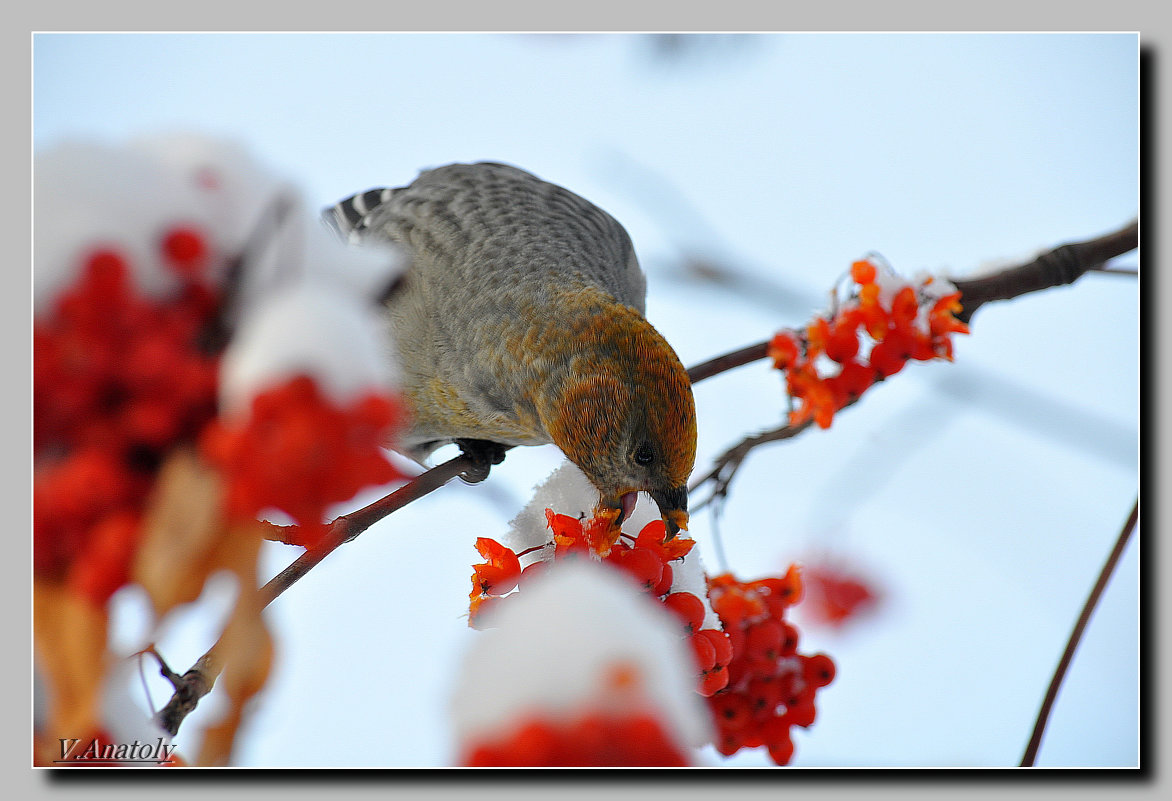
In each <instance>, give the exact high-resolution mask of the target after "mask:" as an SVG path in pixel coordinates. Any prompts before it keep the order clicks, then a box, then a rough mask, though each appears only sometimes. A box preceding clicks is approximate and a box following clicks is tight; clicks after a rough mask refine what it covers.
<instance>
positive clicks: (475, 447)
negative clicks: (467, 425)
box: [456, 439, 507, 484]
mask: <svg viewBox="0 0 1172 801" xmlns="http://www.w3.org/2000/svg"><path fill="white" fill-rule="evenodd" d="M456 444H457V445H459V446H460V450H461V452H463V454H464V456H466V457H468V460H469V461H470V462H471V463H472V464H471V465H470V466H469V467H468V469H467V470H465V471H464V472H463V473H461V474H460V479H461V480H462V481H464V483H466V484H479V483H480V482H481V481H484V480H485V479H486V478H488V474H489V471H491V470H492V467H493V465H498V464H500V463H501V462H503V461H504V460H505V451H506V450H507V449H506V448H505V446H504V445H501V444H500V443H499V442H490V441H488V440H485V439H458V440H456Z"/></svg>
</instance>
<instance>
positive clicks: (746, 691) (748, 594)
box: [708, 566, 834, 765]
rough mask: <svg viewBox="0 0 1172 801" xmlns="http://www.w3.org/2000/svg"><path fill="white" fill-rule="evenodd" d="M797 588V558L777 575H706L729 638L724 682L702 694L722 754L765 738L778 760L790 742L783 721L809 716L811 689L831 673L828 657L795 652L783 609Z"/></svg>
mask: <svg viewBox="0 0 1172 801" xmlns="http://www.w3.org/2000/svg"><path fill="white" fill-rule="evenodd" d="M801 594H802V583H801V578H800V576H799V573H798V569H797V567H796V566H791V567H790V569H789V570H788V571H787V572H786V574H785V576H784V577H781V578H764V579H758V580H756V581H748V582H742V581H738V580H737V579H735V578H734V577H733V576H732V575H731V574H728V573H725V574H722V575H719V576H715V577H712V578H709V580H708V599H709V601H710V602H711V603H712V608H713V609H714V610H715V611H716V613H717V614H718V615H720V619H721V622H722V623H723V624H724V630H725V632H727V634H728V637H729V640H730V641H731V643H732V659H731V661H730V662H729V663H728V686H727V687H725V688H724V689H723V690H721V691H720V692H718V693H716V694H715V695H713V696H712V697H710V698H709V699H708V703H709V706H710V707H711V709H712V712H713V716H714V717H715V719H716V724H717V727H718V730H719V733H718V737H717V742H716V748H717V750H718V751H720V753H722V754H724V755H725V756H731V755H732V754H734V753H736V752H737V751H738V750H740V749H741V748H756V747H758V746H762V745H764V746H766V747H767V748H768V749H769V755H770V757H771V758H772V759H773V761H774V762H775V763H777V764H778V765H785V764H787V763H788V762H789V760H790V758H791V757H792V756H793V750H794V746H793V740H792V739H791V738H790V727H791V726H803V727H805V726H809V725H810V724H811V723H813V722H814V717H815V714H816V710H815V707H814V694H815V693H816V692H817V690H818V688H820V687H824V686H826V685H827V684H829V683H830V682H831V681H833V679H834V662H833V661H831V659H830V657H828V656H826V655H825V654H814V655H813V656H805V655H803V654H799V653H798V652H797V647H798V630H797V629H796V628H794V627H793V626H792V625H791V624H790V623H788V622H787V621H786V620H785V613H786V610H787V609H788V608H789V607H791V606H793V605H794V604H796V603H797V602H798V601H799V600H800V599H801Z"/></svg>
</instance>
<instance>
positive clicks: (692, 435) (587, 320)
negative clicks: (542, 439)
mask: <svg viewBox="0 0 1172 801" xmlns="http://www.w3.org/2000/svg"><path fill="white" fill-rule="evenodd" d="M599 296H601V297H599ZM577 300H578V302H579V303H581V302H586V304H587V306H588V307H589V308H590V313H589V314H586V315H584V316H582V317H579V320H580V323H579V324H578V325H576V326H575V331H574V336H573V338H572V340H571V341H573V342H575V343H576V346H577V347H576V350H575V353H574V354H573V355H572V357H571V358H570V359H569V360H567V364H568V368H567V369H566V370H565V371H564V373H561V374H559V375H557V376H556V377H555V378H554V379H553V380H551V382H550V385H549V386H548V387H547V389H546V391H545V392H544V393H542V400H543V401H544V402H539V403H538V411H539V414H540V416H541V418H542V422H543V424H544V426H545V429H546V431H548V432H549V435H550V437H551V438H552V439H553V441H554V443H555V444H556V445H557V446H558V447H560V448H561V449H562V451H563V452H564V453H565V454H566V456H567V457H568V458H569V459H570V461H572V462H574V464H576V465H577V466H578V468H579V469H581V470H582V472H583V473H585V475H586V477H587V478H588V479H590V481H591V482H592V483H593V484H594V486H595V487H597V488H598V490H599V492H600V493H601V499H600V506H601V507H602V508H606V509H612V510H617V512H618V518H619V519H620V520H621V519H622V517H625V516H626V514H628V513H629V512H630V510H631V508H632V507H633V506H634V502H635V496H636V494H637V493H638V492H647V493H649V494H650V495H651V497H652V499H654V500H655V502H656V503H657V504H658V505H659V510H660V513H661V514H662V515H663V519H664V522H665V523H666V525H667V529H668V534H669V536H674V535H675V534H676V533H677V532H678V531H679V530H680V529H681V528H687V525H688V491H687V480H688V476H689V475H690V474H691V472H692V467H693V465H694V464H695V461H696V407H695V402H694V401H693V399H692V385H691V382H690V381H689V380H688V375H687V371H686V370H685V369H684V366H683V365H682V364H681V363H680V360H679V357H678V356H676V354H675V351H673V350H672V348H671V346H670V345H668V344H667V341H666V340H665V339H664V338H663V337H662V336H661V335H660V334H659V332H658V331H656V330H655V329H654V328H653V327H652V326H651V324H650V323H648V322H647V321H646V320H645V319H644V318H643V317H642V316H641V315H640V314H639V313H638V312H636V311H635V310H634V309H632V308H630V307H629V306H626V305H623V304H621V303H619V302H617V301H615V300H613V299H612V298H609V297H608V296H605V295H604V293H601V292H595V291H592V290H589V289H587V290H581V291H580V293H579V297H578V298H577Z"/></svg>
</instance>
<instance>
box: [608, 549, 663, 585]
mask: <svg viewBox="0 0 1172 801" xmlns="http://www.w3.org/2000/svg"><path fill="white" fill-rule="evenodd" d="M614 553H616V554H617V557H616V558H615V560H614V561H615V563H616V564H617V565H618V566H619V567H620V568H621V569H622V570H623V572H625V573H626V574H627V575H629V576H631V577H632V578H634V579H635V581H636V582H638V584H639V586H640V587H641V588H642V589H644V590H654V589H655V587H657V586H658V585H659V581H660V579H661V578H662V577H663V562H661V561H660V560H659V557H658V556H657V555H656V554H655V553H654V552H653V551H651V550H649V549H647V548H640V547H634V548H624V549H621V550H619V549H615V551H614Z"/></svg>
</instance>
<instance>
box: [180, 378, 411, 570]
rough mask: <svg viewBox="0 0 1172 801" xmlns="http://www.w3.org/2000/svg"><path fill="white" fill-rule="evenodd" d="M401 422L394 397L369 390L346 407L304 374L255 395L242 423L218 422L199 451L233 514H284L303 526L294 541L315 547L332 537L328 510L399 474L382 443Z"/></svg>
mask: <svg viewBox="0 0 1172 801" xmlns="http://www.w3.org/2000/svg"><path fill="white" fill-rule="evenodd" d="M401 418H402V413H401V410H400V408H399V404H398V403H396V402H395V401H394V400H392V399H391V398H390V397H388V396H385V395H377V394H373V393H370V394H367V395H365V396H363V397H361V398H359V399H358V400H356V401H355V402H354V403H352V404H351V405H349V406H347V407H343V406H339V405H338V404H336V403H335V402H334V401H332V400H331V399H329V398H326V397H325V396H324V395H323V394H322V393H321V391H320V390H319V389H318V386H317V383H316V382H315V381H314V380H313V379H312V378H310V377H309V376H306V375H297V376H294V377H293V378H291V379H290V380H289V381H287V382H285V383H284V384H281V385H278V386H275V387H273V388H271V389H269V390H266V391H264V392H262V393H260V394H259V395H257V396H256V397H255V398H253V402H252V409H251V413H250V414H249V416H248V419H247V421H246V422H245V423H244V424H243V425H240V424H237V423H235V422H226V421H223V420H215V421H213V422H212V423H211V424H210V425H209V426H208V428H207V429H206V430H205V432H204V435H203V437H202V438H201V440H200V450H201V453H202V454H203V455H204V457H205V458H206V459H207V460H208V461H209V462H210V463H211V464H213V465H215V466H216V467H218V468H219V469H220V472H221V474H222V475H223V476H224V478H225V479H226V482H227V487H228V496H227V499H226V502H225V503H226V509H227V512H228V514H229V515H231V516H233V517H236V518H238V519H242V520H253V519H255V518H256V516H257V515H258V514H259V513H260V512H261V511H262V510H264V509H266V508H269V507H272V508H276V509H280V510H281V511H283V512H285V513H286V514H288V515H289V516H290V517H292V518H293V519H294V520H295V521H296V522H297V523H298V538H297V539H296V541H292V542H290V544H295V545H303V546H306V547H310V546H312V545H314V544H315V543H316V542H317V541H318V540H319V539H320V537H321V535H322V534H323V533H324V532H325V521H324V517H325V513H326V508H327V507H328V506H329V505H331V504H334V503H339V502H341V501H345V500H349V499H350V498H352V497H353V496H354V495H355V494H356V493H357V492H358V491H359V490H361V489H362V488H363V487H365V486H368V485H372V484H386V483H388V482H390V481H392V480H394V479H396V478H399V477H400V473H399V471H398V470H396V469H395V467H394V466H393V465H392V464H391V463H390V462H389V461H388V460H387V458H386V456H385V454H384V453H383V452H382V450H381V448H380V447H379V446H380V445H381V444H382V443H383V442H385V441H387V437H388V436H389V432H390V431H391V430H392V429H393V426H394V424H395V423H396V422H397V421H399V420H400V419H401Z"/></svg>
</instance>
